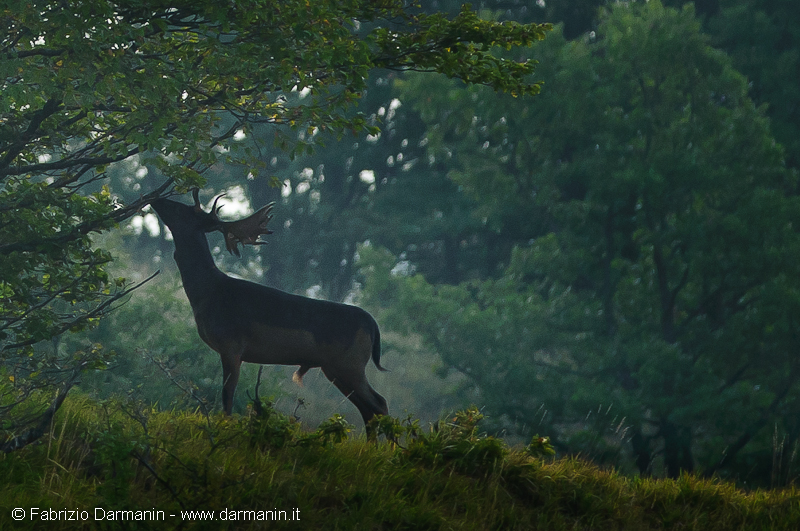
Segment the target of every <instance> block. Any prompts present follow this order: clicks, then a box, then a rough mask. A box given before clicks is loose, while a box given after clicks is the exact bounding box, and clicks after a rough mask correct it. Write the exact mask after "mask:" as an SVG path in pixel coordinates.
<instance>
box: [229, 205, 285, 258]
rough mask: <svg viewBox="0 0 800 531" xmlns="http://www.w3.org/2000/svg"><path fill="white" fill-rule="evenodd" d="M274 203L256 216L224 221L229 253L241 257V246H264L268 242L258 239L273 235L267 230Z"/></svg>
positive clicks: (262, 209) (259, 211)
mask: <svg viewBox="0 0 800 531" xmlns="http://www.w3.org/2000/svg"><path fill="white" fill-rule="evenodd" d="M274 205H275V203H274V202H272V203H270V204H268V205H266V206H264V207H262V208H260V209H259V210H258V211H257V212H255V213H254V214H251V215H249V216H247V217H246V218H244V219H240V220H238V221H223V222H222V229H221V230H222V234H223V235H225V247H226V248H227V249H228V252H229V253H231V254H235V255H236V256H240V254H239V244H240V243H241V244H242V245H245V244H250V245H264V244H265V243H267V242H262V241H260V240H259V239H258V237H259V236H261V235H262V234H272V231H271V230H268V229H267V223H269V220H271V219H272V214H270V212H271V211H272V207H273V206H274Z"/></svg>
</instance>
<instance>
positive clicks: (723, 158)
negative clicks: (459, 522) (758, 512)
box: [368, 0, 800, 481]
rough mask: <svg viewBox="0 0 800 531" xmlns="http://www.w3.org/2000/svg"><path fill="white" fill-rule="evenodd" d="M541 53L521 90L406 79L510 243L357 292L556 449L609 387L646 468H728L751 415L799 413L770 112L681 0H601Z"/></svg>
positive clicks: (790, 242)
mask: <svg viewBox="0 0 800 531" xmlns="http://www.w3.org/2000/svg"><path fill="white" fill-rule="evenodd" d="M538 51H539V52H541V54H537V57H540V58H541V59H542V63H543V65H544V66H543V69H542V70H541V73H542V75H543V76H544V77H545V79H547V85H546V90H545V91H544V92H543V93H542V94H541V95H540V96H538V97H537V98H535V99H533V100H525V99H520V100H512V99H502V100H499V101H492V100H486V99H484V98H483V97H482V96H483V94H482V93H481V91H480V89H476V88H472V89H468V90H456V89H455V88H453V86H452V84H450V83H449V82H443V81H441V80H437V79H426V80H422V79H418V80H416V82H415V83H416V84H415V85H414V86H411V87H409V99H411V100H413V101H416V102H417V103H416V105H418V106H419V107H420V108H423V113H422V114H423V116H425V117H426V121H427V122H428V124H429V134H430V136H431V139H432V140H431V142H430V143H429V146H430V149H431V150H432V156H436V155H437V154H439V153H442V152H445V151H447V152H450V153H452V156H453V158H454V159H455V160H457V161H458V164H459V169H458V170H456V171H453V172H452V173H451V178H452V179H453V180H454V181H455V182H456V183H458V184H459V185H461V186H462V187H463V188H464V189H465V190H466V191H467V192H468V193H471V194H472V195H473V197H474V198H475V199H476V201H477V202H478V203H479V209H478V211H477V214H478V215H479V216H481V217H487V218H488V219H489V223H490V224H495V225H496V226H497V227H498V230H499V232H500V233H501V234H508V235H509V240H510V242H513V244H514V246H513V251H512V252H511V253H510V256H508V258H507V260H508V266H507V267H506V268H504V270H503V272H502V274H501V275H498V276H495V277H494V278H488V279H484V280H480V281H471V282H467V283H463V284H461V285H459V286H442V285H432V284H430V283H429V282H427V281H426V280H425V279H424V278H422V277H421V276H411V277H402V276H399V275H398V276H395V277H386V278H383V279H380V278H374V279H372V278H371V279H370V283H368V287H369V286H373V287H374V290H375V291H374V292H373V293H372V294H371V296H373V297H375V298H376V300H381V299H383V300H385V299H387V298H388V299H392V300H396V301H398V303H399V308H402V309H405V310H406V311H405V312H404V313H401V312H399V310H398V309H395V310H394V314H395V316H396V320H395V322H397V323H400V324H403V323H405V325H406V326H408V328H409V329H411V330H416V331H419V332H420V333H421V334H423V336H424V337H425V339H426V340H427V341H428V342H429V344H431V345H433V346H435V347H436V348H437V350H438V351H439V352H440V353H441V355H442V356H443V358H444V359H445V361H446V363H448V364H449V365H450V366H452V367H453V368H455V369H457V370H459V371H461V372H463V373H464V374H466V375H467V376H468V377H469V378H470V379H472V381H473V382H474V383H475V386H476V388H477V389H478V390H479V392H480V393H481V397H482V400H484V401H485V403H486V404H487V407H489V408H491V410H492V411H493V412H494V413H495V415H496V416H498V417H500V418H505V419H507V420H508V421H514V422H517V423H519V424H527V425H529V426H531V425H536V423H540V422H542V423H544V424H545V426H546V428H547V429H549V430H551V433H553V435H554V436H555V438H556V440H557V441H558V443H559V444H560V445H561V447H562V448H563V449H565V450H567V451H582V450H585V449H586V448H585V446H582V444H583V442H585V440H586V435H585V434H583V433H578V432H577V431H576V426H579V425H581V424H582V422H583V419H584V418H585V417H586V413H587V411H597V408H598V405H599V404H603V405H604V406H608V405H609V404H613V408H614V410H615V411H616V415H617V418H618V419H624V424H625V426H626V430H627V433H626V437H625V440H626V441H627V444H628V446H627V451H629V452H630V453H631V455H632V461H633V463H634V464H635V466H636V467H637V468H638V470H639V472H640V473H643V474H647V473H652V472H653V471H654V466H655V463H656V462H658V463H662V464H663V471H664V474H665V475H667V476H676V475H677V474H678V473H679V472H680V471H681V470H689V471H691V470H694V469H695V468H696V467H697V468H700V469H701V470H702V471H703V472H705V473H709V474H711V473H727V474H737V473H738V472H739V471H741V470H742V469H744V468H745V466H744V464H745V463H746V462H747V461H748V460H750V459H762V458H763V457H764V455H765V454H764V453H759V452H761V448H762V446H761V445H762V444H763V442H764V441H765V440H768V439H769V434H766V431H765V429H764V428H766V427H767V426H772V425H773V424H779V425H781V426H786V427H788V428H790V429H791V430H794V429H795V428H794V427H793V426H788V425H789V424H793V421H792V420H791V419H793V418H796V417H797V411H796V409H795V408H796V406H795V405H794V404H795V403H796V397H797V394H798V392H799V391H800V387H799V386H798V385H797V384H798V376H799V375H800V373H798V369H800V366H798V364H797V360H796V356H795V355H794V353H795V352H796V351H797V348H798V346H799V345H798V344H797V342H796V337H795V334H794V333H793V332H791V330H793V329H796V326H797V324H798V319H800V313H798V310H799V309H800V306H798V302H800V299H798V298H797V294H798V293H799V292H798V285H797V278H800V276H799V275H798V273H800V271H798V270H797V263H796V260H795V259H794V257H795V256H796V254H797V252H798V250H800V249H799V248H798V244H800V241H798V238H797V235H796V231H795V230H794V229H793V227H794V226H796V223H797V215H798V213H799V212H798V204H797V201H796V199H795V198H794V197H792V196H791V195H789V194H790V192H792V191H793V190H794V187H795V186H796V182H795V178H794V176H793V174H792V173H791V172H787V171H786V169H785V166H784V163H783V153H782V150H781V148H780V146H778V145H777V144H776V142H775V141H774V140H773V138H772V136H771V134H770V131H769V123H768V121H767V120H766V118H765V117H764V110H763V109H759V108H756V107H755V106H754V105H753V103H752V101H751V100H750V99H749V98H748V96H747V83H746V80H745V79H744V78H743V77H742V76H741V75H740V74H738V73H737V72H736V71H735V70H734V69H733V68H732V66H731V62H730V59H729V58H728V57H726V56H725V55H724V54H722V53H721V52H719V51H717V50H714V49H713V48H711V47H710V46H709V44H708V39H707V38H706V37H705V36H703V35H702V33H701V31H700V24H699V22H698V21H697V20H696V19H695V17H694V11H693V9H692V8H691V7H685V8H684V9H682V10H680V11H678V10H675V9H671V8H665V7H663V6H662V5H661V4H660V3H659V2H657V1H655V0H651V1H650V2H648V3H646V4H617V5H615V6H614V7H613V8H612V9H611V10H610V11H608V12H607V13H606V14H605V16H604V17H603V19H602V22H601V24H600V25H599V27H598V31H597V35H596V38H595V39H591V38H587V39H584V40H581V41H575V42H571V43H568V42H565V41H564V40H563V39H558V38H553V37H551V38H549V39H548V41H547V42H546V43H545V45H544V46H542V47H539V49H538ZM552 65H558V70H557V71H555V70H550V69H549V68H548V66H552ZM434 84H435V85H436V88H435V89H434V88H432V85H434ZM442 85H444V86H445V88H446V87H447V86H449V87H451V90H446V89H445V90H443V87H442ZM420 93H425V94H431V95H433V96H432V97H431V98H428V99H414V98H413V97H412V94H420ZM458 131H461V133H460V134H456V133H457V132H458ZM372 259H373V260H374V259H375V258H374V257H373V258H372ZM368 271H372V273H371V274H372V275H373V277H376V276H378V273H377V271H379V268H377V267H375V268H371V269H368ZM370 289H372V287H371V288H370ZM603 410H605V407H604V408H603ZM543 411H546V412H547V415H546V418H544V420H541V419H542V418H543V415H542V412H543ZM537 429H539V428H537ZM791 430H790V431H791ZM540 431H541V430H540ZM600 437H601V435H595V440H597V439H598V438H600ZM748 451H749V452H750V455H747V452H748ZM765 468H766V469H767V470H768V469H769V466H767V467H765ZM758 479H759V480H762V481H763V480H764V478H758ZM767 481H768V479H767Z"/></svg>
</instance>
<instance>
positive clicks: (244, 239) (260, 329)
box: [150, 189, 389, 425]
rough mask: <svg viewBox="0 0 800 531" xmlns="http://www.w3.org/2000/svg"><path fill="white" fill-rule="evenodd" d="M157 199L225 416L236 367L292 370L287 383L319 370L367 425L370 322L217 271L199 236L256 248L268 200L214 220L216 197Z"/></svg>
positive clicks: (231, 247) (375, 348) (348, 310)
mask: <svg viewBox="0 0 800 531" xmlns="http://www.w3.org/2000/svg"><path fill="white" fill-rule="evenodd" d="M193 196H194V205H193V206H190V205H185V204H182V203H179V202H176V201H172V200H169V199H158V200H156V201H153V202H151V203H150V204H151V206H152V207H153V209H154V210H155V211H156V213H157V214H158V216H159V217H160V218H161V220H162V221H163V222H164V224H165V225H166V226H167V227H169V230H170V231H171V232H172V237H173V240H174V242H175V255H174V256H175V261H176V262H177V264H178V269H179V270H180V274H181V279H182V281H183V289H184V291H185V292H186V296H187V297H188V298H189V303H190V304H191V306H192V312H193V313H194V320H195V324H196V325H197V331H198V333H199V335H200V338H201V339H202V340H203V341H204V342H205V343H206V344H207V345H208V346H209V347H211V348H212V349H213V350H214V351H216V352H217V353H218V354H219V356H220V360H221V361H222V407H223V410H224V411H225V413H226V414H228V415H230V414H231V409H232V407H233V397H234V393H235V392H236V385H237V383H238V381H239V369H240V367H241V364H242V362H248V363H261V364H275V365H299V368H298V369H297V371H296V372H295V373H294V375H293V377H292V379H293V380H294V381H295V382H297V383H298V384H300V385H302V379H303V375H304V374H305V373H306V372H308V370H309V369H311V368H313V367H320V368H321V369H322V372H323V373H324V374H325V376H326V377H327V378H328V379H329V380H330V381H331V382H333V384H334V385H335V386H336V387H337V388H338V389H339V391H341V392H342V394H344V396H346V397H347V398H348V399H349V400H350V401H351V402H352V403H353V404H354V405H355V406H356V407H357V408H358V411H359V412H360V413H361V417H362V418H363V419H364V424H365V425H366V424H367V423H368V422H369V421H370V419H371V418H372V417H374V416H375V415H386V414H388V412H389V410H388V407H387V405H386V400H385V399H384V398H383V397H382V396H381V395H380V394H378V392H377V391H375V390H374V389H373V388H372V386H371V385H370V384H369V382H368V381H367V376H366V373H365V367H366V365H367V363H368V362H369V360H370V358H372V361H373V362H374V363H375V366H376V367H377V368H378V369H380V370H382V371H383V370H386V369H384V368H383V367H381V364H380V355H381V347H380V332H379V330H378V324H377V323H376V322H375V319H374V318H373V317H372V316H371V315H370V314H369V313H368V312H366V311H365V310H363V309H361V308H358V307H357V306H351V305H348V304H340V303H336V302H331V301H324V300H317V299H310V298H308V297H301V296H299V295H293V294H291V293H287V292H285V291H281V290H278V289H274V288H270V287H267V286H264V285H261V284H256V283H254V282H248V281H246V280H241V279H237V278H232V277H229V276H228V275H226V274H225V273H223V272H222V271H220V270H219V269H218V268H217V266H216V265H215V264H214V259H213V257H212V256H211V252H210V251H209V247H208V240H207V239H206V233H209V232H214V231H220V232H222V234H223V235H224V237H225V245H226V248H227V250H228V251H229V252H231V253H234V254H236V255H237V256H238V255H239V250H238V246H239V244H243V245H244V244H250V245H259V244H262V243H265V242H263V241H260V240H259V237H260V236H261V235H262V234H271V233H272V231H269V230H267V228H266V226H267V223H268V222H269V220H270V219H272V215H271V214H270V212H271V210H272V206H273V203H270V204H269V205H266V206H265V207H263V208H261V209H260V210H258V211H257V212H255V213H254V214H252V215H251V216H248V217H247V218H244V219H240V220H238V221H232V222H225V221H221V220H220V219H219V217H218V212H219V209H220V208H221V207H217V201H218V200H219V199H220V197H222V196H218V197H217V198H216V199H215V200H214V203H213V205H212V207H211V211H210V212H205V211H204V210H203V208H202V206H201V205H200V200H199V197H198V190H197V189H195V190H193Z"/></svg>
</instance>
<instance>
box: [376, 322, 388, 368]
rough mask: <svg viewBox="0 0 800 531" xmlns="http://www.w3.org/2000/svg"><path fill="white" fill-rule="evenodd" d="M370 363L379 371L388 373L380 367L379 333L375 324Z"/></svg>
mask: <svg viewBox="0 0 800 531" xmlns="http://www.w3.org/2000/svg"><path fill="white" fill-rule="evenodd" d="M372 361H373V362H374V363H375V366H376V367H377V368H378V370H379V371H388V370H389V369H384V368H383V367H381V331H380V329H379V328H378V324H377V323H376V324H375V333H374V334H373V336H372Z"/></svg>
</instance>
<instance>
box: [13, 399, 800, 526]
mask: <svg viewBox="0 0 800 531" xmlns="http://www.w3.org/2000/svg"><path fill="white" fill-rule="evenodd" d="M123 410H125V411H127V413H122V410H119V409H116V408H114V407H112V408H109V409H107V410H106V412H104V411H102V410H101V409H100V408H99V407H98V406H97V404H95V403H93V402H91V401H89V400H87V399H85V398H84V397H82V396H80V395H75V394H74V395H73V396H71V397H70V398H69V399H68V400H67V402H66V403H65V406H64V407H63V408H62V409H61V410H60V411H59V414H58V417H57V419H56V422H55V424H54V434H53V438H52V441H51V444H49V445H36V446H28V447H26V448H24V449H23V450H21V451H20V452H15V453H13V454H9V455H5V456H3V457H0V470H1V471H2V473H3V477H4V478H6V481H4V482H3V485H2V487H0V500H2V501H0V508H1V509H2V516H0V526H2V527H3V528H6V527H11V526H13V527H14V528H15V529H34V528H39V527H41V520H40V519H38V518H36V519H31V518H30V510H31V508H33V507H38V508H40V510H41V511H46V510H48V508H53V509H63V508H64V507H67V508H70V509H71V510H79V511H81V510H85V511H88V513H89V517H88V520H86V521H84V520H78V521H65V520H63V519H60V520H58V521H49V522H48V526H50V527H53V528H54V529H62V528H63V529H67V528H68V529H84V528H85V529H90V528H91V529H94V528H96V527H97V526H98V525H106V524H107V523H106V522H100V523H98V522H96V521H94V508H95V507H100V508H104V509H105V510H109V509H112V505H111V502H112V500H111V499H109V498H108V497H107V496H108V495H109V492H110V490H109V489H111V488H112V486H113V485H115V484H116V485H119V486H121V480H119V479H118V478H119V477H120V476H119V475H118V476H116V479H115V476H114V473H113V470H117V473H118V474H120V473H121V474H123V475H125V474H128V476H127V477H129V478H130V481H129V482H128V484H127V496H126V497H125V498H118V499H116V500H115V504H114V505H113V509H120V508H125V509H130V510H142V509H148V510H160V511H164V520H165V521H166V523H164V522H161V521H159V522H158V523H157V524H155V525H157V526H164V525H167V526H168V527H178V526H180V527H185V528H187V529H211V528H212V527H213V528H214V529H219V528H220V527H222V528H237V529H250V528H253V529H255V528H256V527H258V528H261V527H263V525H264V522H263V521H254V520H252V519H251V520H247V519H246V518H247V516H246V514H245V513H243V512H242V511H259V510H266V509H269V510H275V511H279V510H283V511H286V516H287V518H286V520H285V521H284V520H280V521H272V522H270V526H271V527H276V528H290V527H295V528H296V527H297V525H298V522H297V521H296V520H295V521H293V520H292V519H291V518H292V517H293V516H292V515H293V511H295V510H299V513H294V514H295V515H296V516H297V517H299V519H300V521H301V523H302V525H303V526H304V527H305V526H310V527H314V528H319V529H345V528H347V529H354V528H365V527H380V528H385V529H453V528H459V529H493V528H503V529H537V528H547V529H553V530H561V529H565V530H566V529H575V528H603V529H675V528H677V527H680V528H682V529H697V530H700V529H702V530H704V531H705V530H716V529H719V530H722V529H725V530H728V529H773V530H781V529H787V530H788V529H794V528H796V526H797V524H798V522H800V515H798V512H797V504H796V503H793V502H792V500H794V499H795V498H796V496H797V493H796V492H795V491H794V490H791V489H790V490H786V491H772V492H751V493H745V492H742V491H739V490H737V489H735V488H734V487H733V486H732V485H730V484H727V483H722V482H711V481H703V480H699V479H696V478H694V477H692V476H689V475H685V476H682V477H681V478H680V479H678V480H674V481H673V480H648V479H634V480H630V479H625V478H622V477H620V476H617V475H615V474H612V473H608V472H603V471H601V470H598V469H597V468H594V467H592V466H590V465H587V464H585V463H582V462H580V461H576V460H548V461H542V460H539V459H534V458H532V457H530V456H529V455H527V454H526V453H525V452H524V451H521V450H519V449H512V448H508V447H505V445H503V444H502V443H499V442H498V444H499V446H498V448H499V449H500V450H502V452H501V453H502V456H498V457H497V459H496V460H493V461H492V463H493V465H492V467H491V468H489V469H486V468H484V464H485V463H486V461H480V462H476V463H474V465H475V468H472V466H471V465H470V461H469V458H467V459H465V458H464V457H465V456H469V455H470V452H467V453H465V454H460V455H459V456H457V457H456V459H455V460H453V459H450V458H445V457H444V454H442V453H437V452H440V451H442V452H444V453H448V452H451V451H452V449H451V447H448V446H443V447H441V448H438V449H434V448H433V447H431V446H429V447H427V448H426V452H430V454H429V455H430V456H431V459H426V464H423V463H422V462H420V461H419V460H418V459H416V458H412V456H410V455H409V454H408V452H407V451H406V450H404V449H403V448H399V447H394V446H393V445H391V444H390V443H374V442H372V443H370V442H367V441H365V440H364V439H348V440H344V441H341V442H335V443H333V444H329V445H327V446H323V445H320V444H313V445H297V444H290V445H285V446H283V447H281V448H275V447H270V448H267V449H265V450H263V451H262V450H260V449H258V448H253V447H252V446H251V445H250V443H249V441H250V440H251V437H252V432H251V431H250V426H251V424H250V419H247V418H234V419H228V418H223V417H221V416H219V417H213V418H212V424H211V426H210V428H209V426H208V424H207V423H206V421H205V419H204V418H202V416H200V415H193V414H186V413H155V412H152V411H149V410H146V409H138V408H136V407H132V406H131V405H130V404H128V405H123ZM457 418H458V419H459V420H458V423H455V424H453V425H452V431H451V432H450V434H449V435H448V436H447V437H449V438H450V440H451V441H453V442H455V441H459V443H460V444H466V443H467V441H470V440H471V441H472V442H471V443H470V444H469V448H472V449H473V453H474V452H475V451H477V450H479V449H480V447H481V446H480V445H481V441H486V440H492V439H491V438H482V437H477V438H476V436H475V434H474V430H473V428H474V421H476V420H477V418H478V416H477V415H475V412H474V411H473V412H469V411H465V412H462V413H459V415H457ZM462 421H463V422H462ZM445 424H447V423H442V426H444V425H445ZM418 437H420V438H431V439H434V438H438V440H442V437H443V436H442V435H440V434H436V433H435V432H431V433H429V434H418ZM125 441H127V443H124V442H125ZM131 443H135V444H134V446H135V445H139V446H138V447H137V448H135V449H134V450H133V451H131V452H130V453H128V454H127V457H125V456H124V455H123V453H124V452H123V450H124V449H126V448H127V449H130V448H131V447H132V444H131ZM126 444H127V446H126ZM117 453H119V459H118V460H116V462H115V464H114V465H113V467H112V464H111V462H110V461H109V460H107V459H105V458H101V459H98V456H111V455H117ZM436 455H438V456H439V457H435V456H436ZM450 455H451V456H452V454H450ZM117 493H118V494H122V491H121V490H118V491H117ZM14 507H20V508H24V510H25V518H24V519H23V520H21V521H14V520H12V519H11V517H10V515H11V510H12V508H14ZM209 511H213V512H214V513H213V514H214V516H215V517H217V518H216V521H214V522H213V523H212V522H209V521H208V518H209V514H210V513H209ZM222 511H226V513H225V515H226V516H227V517H228V520H233V518H234V517H235V518H236V519H235V521H229V522H221V520H220V518H219V517H220V515H221V514H222V513H221V512H222ZM170 514H174V515H175V516H174V517H170V516H169V515H170ZM231 515H235V516H231ZM115 524H117V523H115ZM108 525H111V524H108ZM134 525H145V526H148V525H151V526H152V524H149V522H147V523H143V522H136V523H135V524H134Z"/></svg>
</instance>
